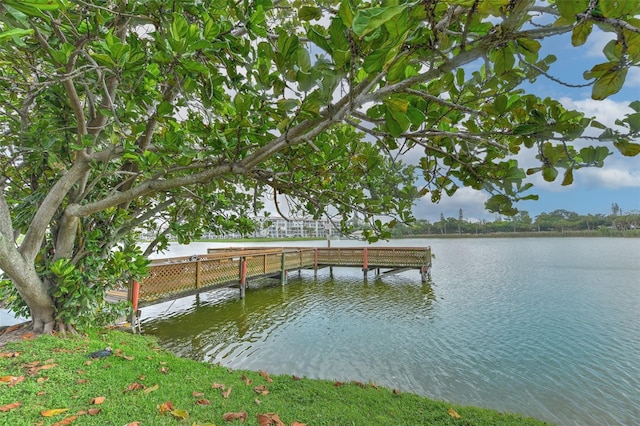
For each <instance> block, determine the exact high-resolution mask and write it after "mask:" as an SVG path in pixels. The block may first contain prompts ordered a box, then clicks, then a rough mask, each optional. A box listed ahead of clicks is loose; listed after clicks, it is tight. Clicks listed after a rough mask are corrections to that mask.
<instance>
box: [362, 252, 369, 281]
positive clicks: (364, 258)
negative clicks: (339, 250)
mask: <svg viewBox="0 0 640 426" xmlns="http://www.w3.org/2000/svg"><path fill="white" fill-rule="evenodd" d="M362 271H363V272H364V277H365V278H367V273H368V272H369V249H368V248H367V247H365V248H364V249H362Z"/></svg>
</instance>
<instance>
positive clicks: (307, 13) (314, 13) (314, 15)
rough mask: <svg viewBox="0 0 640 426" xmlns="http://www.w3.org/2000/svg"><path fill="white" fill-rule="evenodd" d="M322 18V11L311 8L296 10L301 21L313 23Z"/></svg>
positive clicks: (305, 7) (317, 8)
mask: <svg viewBox="0 0 640 426" xmlns="http://www.w3.org/2000/svg"><path fill="white" fill-rule="evenodd" d="M321 17H322V9H320V8H319V7H313V6H302V7H301V8H300V10H298V18H300V19H301V20H303V21H313V20H314V19H320V18H321Z"/></svg>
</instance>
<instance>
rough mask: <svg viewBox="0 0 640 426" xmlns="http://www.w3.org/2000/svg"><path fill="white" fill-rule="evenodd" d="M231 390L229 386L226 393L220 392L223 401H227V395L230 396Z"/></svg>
mask: <svg viewBox="0 0 640 426" xmlns="http://www.w3.org/2000/svg"><path fill="white" fill-rule="evenodd" d="M231 389H232V387H231V386H229V389H227V390H226V391H222V396H223V397H224V398H225V399H228V398H229V395H231Z"/></svg>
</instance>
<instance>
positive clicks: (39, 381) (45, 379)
mask: <svg viewBox="0 0 640 426" xmlns="http://www.w3.org/2000/svg"><path fill="white" fill-rule="evenodd" d="M47 380H49V378H48V377H38V378H37V379H36V383H44V382H46V381H47Z"/></svg>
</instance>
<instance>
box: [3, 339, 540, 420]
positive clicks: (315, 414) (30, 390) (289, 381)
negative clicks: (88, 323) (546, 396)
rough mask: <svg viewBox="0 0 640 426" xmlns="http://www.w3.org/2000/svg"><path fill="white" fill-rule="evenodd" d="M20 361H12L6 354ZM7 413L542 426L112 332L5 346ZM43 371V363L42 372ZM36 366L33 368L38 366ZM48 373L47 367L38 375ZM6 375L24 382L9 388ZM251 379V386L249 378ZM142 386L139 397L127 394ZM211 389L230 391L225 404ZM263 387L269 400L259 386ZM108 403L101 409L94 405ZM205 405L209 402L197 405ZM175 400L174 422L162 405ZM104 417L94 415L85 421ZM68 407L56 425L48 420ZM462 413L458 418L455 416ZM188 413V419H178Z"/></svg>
mask: <svg viewBox="0 0 640 426" xmlns="http://www.w3.org/2000/svg"><path fill="white" fill-rule="evenodd" d="M107 345H109V346H111V347H112V348H113V349H114V351H116V352H115V353H114V355H112V356H109V357H107V358H104V359H100V360H89V359H88V358H87V354H88V353H90V352H93V351H96V350H100V349H103V348H104V347H105V346H107ZM14 352H16V353H17V356H14V357H7V356H6V355H7V354H10V353H14ZM0 354H2V355H1V356H0V407H3V406H6V405H8V404H11V403H14V402H19V403H20V404H21V405H20V406H19V407H17V408H14V409H11V410H9V411H6V412H2V409H1V408H0V425H15V426H19V425H34V424H41V425H53V424H55V423H56V422H61V421H64V420H65V419H69V418H71V417H72V416H78V417H77V418H76V419H75V420H73V419H72V422H70V423H64V424H73V425H118V426H122V425H126V424H129V423H131V422H135V421H138V422H140V424H141V425H205V424H217V425H218V426H220V425H223V424H241V421H239V420H236V421H233V422H230V423H229V422H227V421H225V420H223V415H224V414H225V413H228V412H246V413H247V421H246V423H244V424H247V425H257V424H258V414H264V413H277V415H278V416H279V418H280V419H281V420H282V421H283V422H284V424H286V425H291V424H292V423H293V422H296V421H297V422H300V423H303V424H308V425H542V424H545V423H543V422H540V421H538V420H534V419H530V418H525V417H522V416H518V415H513V414H502V413H499V412H497V411H492V410H485V409H481V408H476V407H462V406H458V405H455V404H450V403H446V402H442V401H433V400H430V399H427V398H423V397H420V396H417V395H413V394H409V393H396V392H394V391H392V390H390V389H385V388H382V387H377V386H375V385H372V384H361V383H360V384H358V383H344V384H342V385H340V386H337V385H336V383H334V382H332V381H326V380H311V379H305V378H302V379H299V378H295V377H293V376H284V375H282V376H275V375H274V376H271V377H269V378H270V379H271V380H272V381H268V380H267V378H265V377H264V376H263V375H261V374H260V373H259V372H254V371H231V370H228V369H227V368H224V367H221V366H216V365H210V364H206V363H201V362H196V361H192V360H188V359H183V358H178V357H176V356H174V355H172V354H170V353H168V352H166V351H164V350H161V349H160V348H159V347H158V345H157V343H156V341H155V340H154V339H152V338H149V337H145V336H137V335H132V334H130V333H125V332H119V331H114V330H99V331H94V332H90V333H89V334H88V336H83V337H73V338H64V339H63V338H58V337H52V336H41V337H39V338H37V339H36V340H34V341H24V342H18V343H12V344H8V345H7V346H6V347H5V348H3V349H0ZM36 363H37V365H36ZM34 365H35V368H34ZM42 365H47V366H49V367H50V368H47V369H40V370H37V369H38V367H40V366H42ZM7 376H13V377H23V378H24V380H23V381H21V382H19V383H17V384H14V385H13V386H10V383H8V382H6V380H7ZM247 379H248V380H251V384H247V383H246V380H247ZM134 383H138V384H140V385H141V386H140V387H139V388H138V389H136V390H127V389H128V388H129V387H130V385H132V384H134ZM214 384H219V385H224V387H225V389H226V390H228V389H231V393H230V394H229V396H228V398H225V397H224V396H223V391H222V389H217V388H214ZM262 385H264V386H265V387H266V389H267V390H268V393H267V394H264V395H259V394H258V393H256V391H255V390H254V388H255V387H256V386H262ZM97 397H105V399H104V402H103V403H102V404H100V405H95V404H91V401H92V399H94V398H97ZM198 400H208V401H209V402H210V404H208V405H200V404H198V403H197V401H198ZM167 401H170V402H171V403H172V404H173V407H174V414H175V415H173V414H171V412H169V411H166V412H165V413H161V410H160V409H159V407H161V406H162V404H163V403H165V402H167ZM91 408H93V409H100V412H99V413H97V414H94V415H89V414H80V415H78V413H82V412H83V411H88V410H89V409H91ZM51 409H67V411H65V412H64V413H61V414H58V415H56V416H53V417H44V416H43V415H42V412H43V411H45V410H51ZM455 413H458V414H459V415H460V418H459V419H456V418H454V417H452V414H453V415H454V416H455ZM186 414H188V418H186V419H184V418H181V417H180V416H181V415H182V416H184V415H186Z"/></svg>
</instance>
